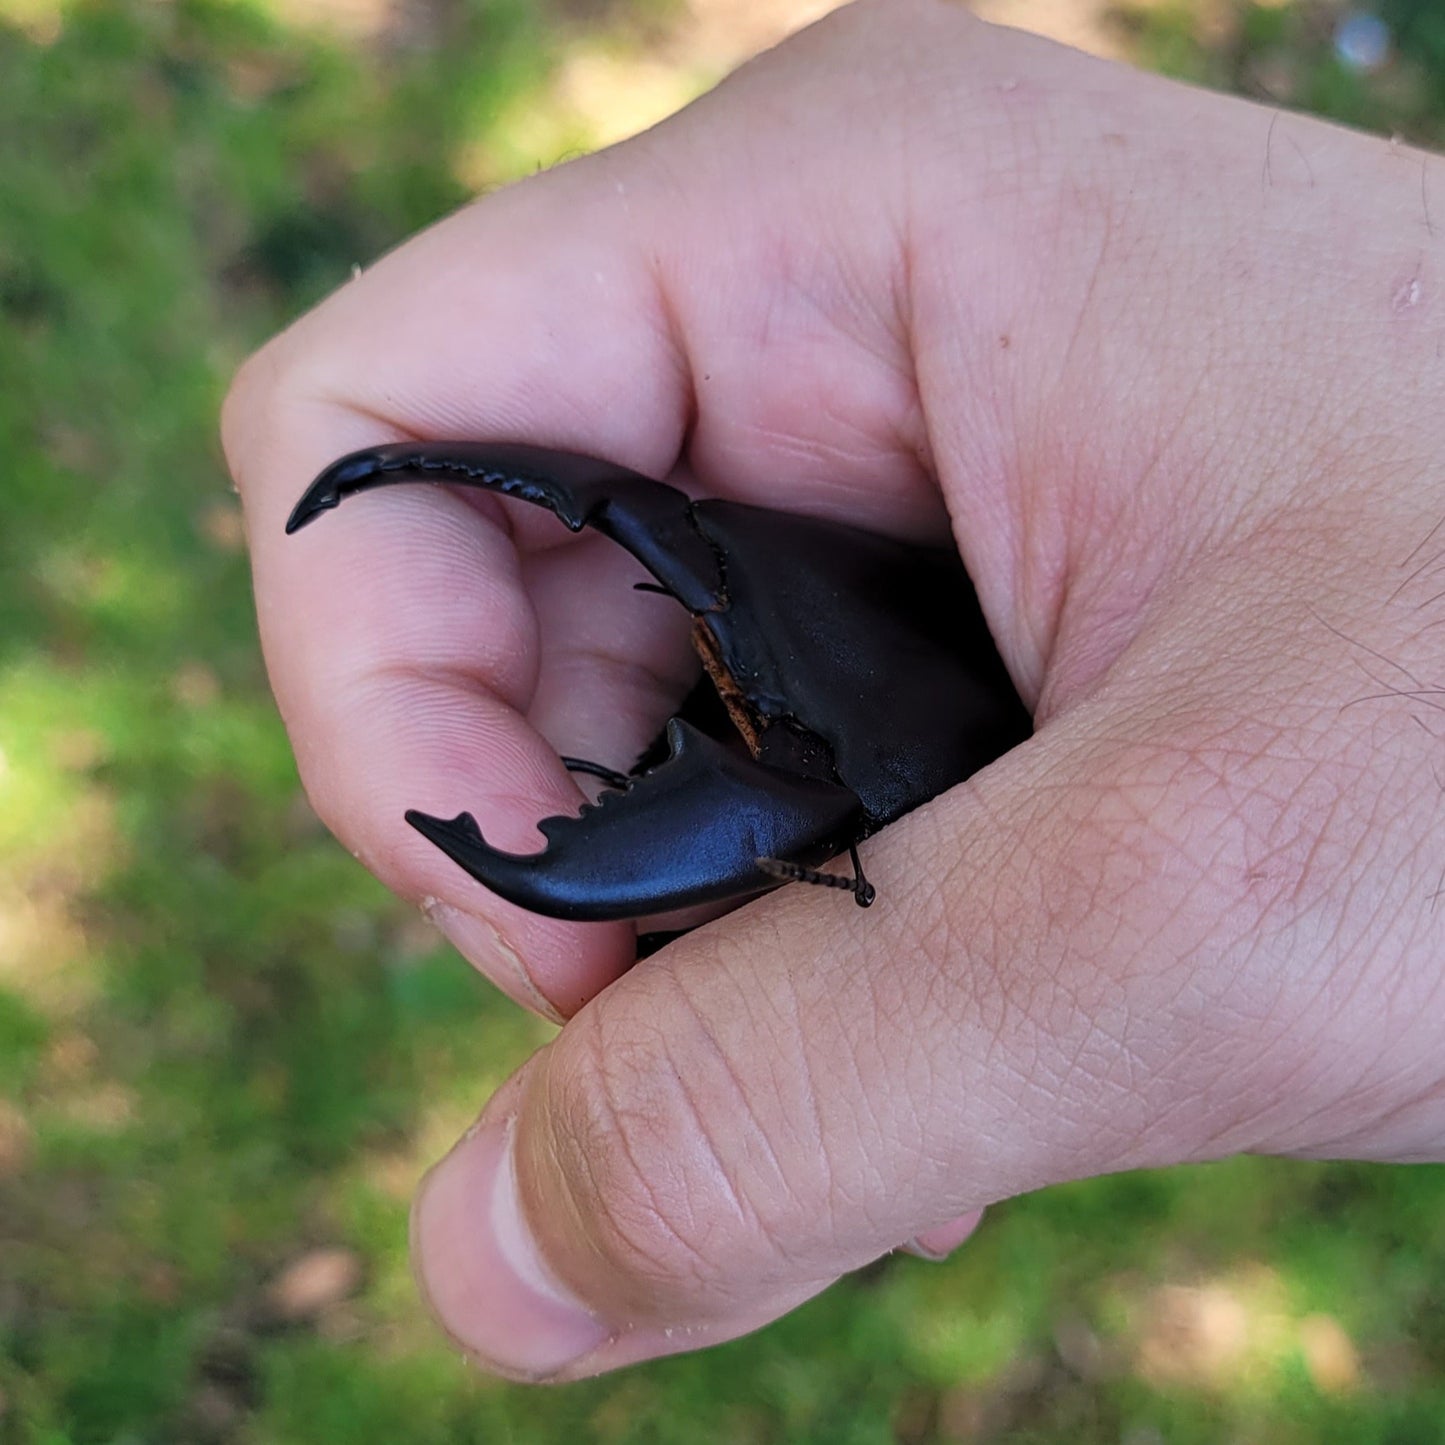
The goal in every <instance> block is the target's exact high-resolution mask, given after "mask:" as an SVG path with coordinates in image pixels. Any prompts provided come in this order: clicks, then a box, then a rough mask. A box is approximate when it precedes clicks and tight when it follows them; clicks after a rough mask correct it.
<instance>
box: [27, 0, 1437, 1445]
mask: <svg viewBox="0 0 1445 1445" xmlns="http://www.w3.org/2000/svg"><path fill="white" fill-rule="evenodd" d="M825 8H827V4H826V0H822V3H818V0H814V3H812V4H809V3H807V0H692V3H690V4H686V3H684V0H547V3H546V4H544V5H542V6H541V7H540V8H539V7H538V5H536V4H531V3H527V0H421V3H418V0H305V3H302V0H292V3H282V0H270V3H264V0H170V3H157V0H152V3H140V0H134V3H123V0H114V3H89V4H59V3H55V0H0V504H3V523H0V1445H92V1442H112V1445H122V1442H124V1445H149V1442H166V1441H198V1442H291V1441H295V1442H302V1441H305V1442H326V1445H362V1442H383V1441H384V1442H387V1445H395V1442H418V1445H427V1442H438V1445H441V1442H448V1445H452V1442H471V1441H475V1442H488V1445H492V1442H531V1441H540V1442H550V1441H562V1440H568V1439H574V1438H585V1439H588V1440H595V1441H599V1442H613V1441H615V1442H639V1445H641V1442H658V1445H663V1442H691V1441H712V1440H720V1441H727V1442H738V1445H748V1442H813V1441H816V1442H829V1445H833V1442H837V1445H875V1442H893V1441H897V1442H903V1445H925V1442H953V1441H973V1440H995V1439H1008V1440H1011V1441H1021V1442H1033V1441H1038V1442H1045V1441H1048V1442H1054V1441H1070V1442H1075V1445H1092V1442H1101V1445H1102V1442H1125V1445H1154V1442H1165V1441H1167V1442H1171V1445H1172V1442H1195V1441H1198V1442H1238V1445H1246V1442H1285V1445H1288V1442H1306V1441H1310V1442H1313V1441H1335V1440H1341V1441H1343V1440H1348V1441H1380V1442H1400V1445H1415V1442H1422V1441H1434V1440H1445V1171H1442V1170H1440V1169H1433V1168H1418V1169H1408V1170H1406V1169H1384V1168H1362V1167H1353V1166H1308V1165H1290V1164H1285V1163H1277V1162H1270V1161H1260V1160H1241V1161H1236V1162H1232V1163H1229V1164H1225V1165H1219V1166H1215V1167H1210V1168H1205V1169H1191V1170H1179V1171H1173V1172H1170V1173H1164V1174H1141V1175H1134V1176H1129V1177H1123V1178H1117V1179H1111V1180H1105V1181H1101V1182H1097V1183H1091V1184H1088V1185H1083V1186H1076V1187H1072V1188H1067V1189H1060V1190H1055V1191H1052V1192H1050V1193H1048V1194H1045V1195H1043V1196H1040V1197H1036V1198H1032V1199H1027V1200H1022V1201H1019V1202H1017V1203H1014V1204H1012V1205H1009V1206H1006V1207H1004V1208H1001V1209H999V1210H997V1211H996V1212H995V1213H994V1215H993V1216H992V1217H991V1219H990V1221H989V1223H988V1224H987V1226H986V1227H985V1228H984V1230H983V1231H982V1233H981V1234H980V1235H979V1237H978V1238H977V1239H976V1240H975V1241H974V1242H972V1243H971V1244H970V1245H969V1246H968V1247H967V1248H966V1249H965V1250H964V1251H963V1252H962V1253H961V1255H960V1256H959V1257H958V1258H957V1259H956V1260H954V1261H951V1262H950V1263H948V1264H946V1265H942V1266H937V1265H927V1264H924V1263H922V1262H919V1261H916V1260H913V1259H910V1258H904V1257H900V1258H896V1259H893V1260H890V1261H887V1262H885V1263H884V1264H882V1265H880V1266H879V1267H876V1268H875V1269H873V1270H871V1271H869V1272H867V1273H865V1274H864V1275H862V1276H859V1277H857V1278H854V1279H852V1280H849V1281H846V1282H844V1283H843V1284H841V1285H840V1286H838V1287H837V1288H835V1289H833V1290H832V1291H830V1292H829V1293H828V1294H827V1295H826V1296H825V1297H823V1298H822V1299H820V1300H818V1301H817V1302H815V1303H814V1304H812V1305H810V1306H808V1307H807V1308H805V1309H803V1310H801V1311H799V1312H798V1313H797V1314H796V1315H795V1316H793V1317H792V1318H790V1319H788V1320H786V1321H784V1322H782V1323H780V1324H779V1325H777V1326H775V1327H774V1328H772V1329H770V1330H767V1331H765V1332H764V1333H762V1334H761V1335H759V1336H756V1337H754V1338H752V1339H749V1340H744V1341H741V1342H739V1343H737V1344H735V1345H732V1346H730V1347H727V1348H725V1349H721V1350H717V1351H714V1352H712V1353H710V1354H707V1355H704V1356H701V1357H697V1358H688V1359H679V1360H672V1361H666V1362H663V1363H661V1364H658V1365H655V1366H650V1367H645V1368H641V1369H636V1370H633V1371H631V1372H628V1373H626V1374H624V1375H622V1376H621V1377H619V1378H615V1379H609V1380H604V1381H601V1382H597V1383H593V1384H587V1385H580V1386H574V1387H570V1388H567V1389H564V1390H560V1391H553V1392H537V1391H526V1390H519V1389H515V1388H512V1387H509V1386H505V1385H499V1384H494V1383H491V1382H488V1381H485V1380H481V1379H479V1378H477V1377H475V1376H474V1375H472V1374H471V1373H469V1372H468V1371H467V1370H466V1369H465V1368H464V1367H463V1366H462V1365H461V1364H460V1363H459V1362H458V1361H457V1360H456V1359H455V1357H454V1354H453V1353H452V1352H451V1351H449V1350H448V1349H447V1347H446V1346H445V1345H444V1343H443V1342H442V1341H441V1340H440V1339H439V1338H438V1337H437V1336H436V1335H435V1334H434V1333H433V1331H432V1329H431V1327H430V1326H429V1325H428V1324H427V1323H426V1322H425V1321H424V1320H423V1318H422V1312H421V1308H420V1305H419V1304H418V1302H417V1300H416V1298H415V1297H414V1294H413V1291H412V1286H411V1282H410V1276H409V1271H408V1266H407V1260H406V1213H407V1202H408V1198H409V1195H410V1192H411V1190H412V1187H413V1185H414V1184H415V1182H416V1180H417V1178H418V1177H419V1175H420V1173H421V1171H422V1169H423V1168H424V1166H425V1164H426V1163H427V1162H428V1161H429V1160H430V1159H432V1158H434V1157H435V1156H436V1155H437V1154H439V1153H440V1152H441V1151H442V1150H443V1149H444V1148H445V1147H446V1146H447V1145H448V1144H449V1143H450V1142H451V1140H452V1139H453V1138H454V1136H455V1135H456V1134H457V1133H459V1132H460V1131H461V1129H463V1128H464V1127H465V1125H466V1124H467V1122H468V1121H469V1120H470V1118H471V1115H472V1113H473V1111H474V1109H475V1108H476V1106H477V1105H478V1104H479V1103H480V1101H481V1100H482V1099H483V1098H484V1097H485V1096H486V1094H487V1093H488V1092H489V1091H490V1090H491V1089H492V1088H493V1087H494V1086H495V1085H496V1084H497V1083H498V1082H499V1081H500V1080H501V1079H502V1078H503V1077H504V1076H505V1075H506V1074H507V1073H508V1072H509V1071H510V1070H511V1068H512V1067H513V1066H514V1065H515V1064H516V1063H517V1062H518V1061H520V1059H521V1058H522V1057H524V1056H525V1054H526V1053H527V1052H528V1051H530V1050H531V1049H532V1048H534V1047H535V1046H536V1045H537V1044H538V1043H539V1042H540V1041H542V1039H544V1038H545V1037H546V1034H547V1032H548V1031H547V1029H546V1028H545V1026H543V1025H540V1024H536V1023H533V1022H530V1021H528V1020H526V1019H524V1018H522V1017H521V1016H520V1015H519V1013H518V1012H517V1011H516V1010H515V1009H514V1008H512V1007H511V1006H510V1005H508V1004H506V1003H505V1002H504V1001H502V1000H501V999H500V998H499V997H498V996H496V995H494V994H493V993H491V992H490V990H489V989H488V987H487V986H486V985H485V984H483V983H482V982H480V981H479V980H478V979H477V978H476V977H475V976H474V975H473V974H472V973H471V971H470V970H469V969H467V968H466V967H465V966H464V965H463V964H462V963H461V962H460V961H458V960H457V959H456V958H455V956H454V955H452V954H451V953H450V952H449V950H448V949H446V948H445V947H444V946H443V945H441V943H440V942H439V941H438V939H437V938H436V936H435V935H434V934H432V932H431V931H430V930H429V928H427V927H426V926H425V925H424V924H423V923H422V922H421V920H420V919H419V918H418V917H417V916H416V915H414V914H413V913H412V912H410V911H409V910H407V909H405V908H403V907H401V906H400V905H398V904H397V903H395V902H394V901H392V900H391V899H389V898H388V897H387V896H385V895H384V894H383V892H382V891H381V889H380V888H379V887H377V886H376V885H374V884H373V883H372V882H370V881H369V879H368V878H367V877H366V876H365V875H364V874H363V873H362V871H361V870H360V868H359V867H357V865H355V864H354V863H353V862H352V860H351V859H350V858H349V857H348V856H346V854H344V853H343V852H342V851H341V850H340V849H339V848H338V847H336V846H335V845H334V844H333V843H332V842H331V841H330V840H329V839H328V838H327V837H326V835H325V834H324V831H323V830H322V829H321V828H320V826H319V825H318V823H317V822H316V820H315V818H314V817H313V815H312V814H311V812H310V811H309V809H308V808H307V806H306V804H305V802H304V800H303V799H302V797H301V796H300V794H299V792H298V789H297V784H296V779H295V774H294V772H293V768H292V764H291V761H290V757H289V754H288V751H287V748H286V744H285V741H284V738H283V736H282V732H281V728H280V726H279V723H278V722H277V720H276V718H275V716H274V714H273V711H272V707H271V704H270V702H269V699H268V695H267V692H266V687H265V682H264V678H263V674H262V670H261V665H260V662H259V659H258V655H257V650H256V646H255V642H254V636H253V629H252V619H251V609H250V598H249V592H248V583H247V573H246V565H245V560H244V556H243V551H242V536H241V528H240V522H239V517H238V512H237V508H236V505H235V502H234V499H233V498H232V497H231V495H230V493H229V491H228V490H227V487H226V484H225V481H224V477H223V469H222V466H221V462H220V458H219V455H218V451H217V446H216V441H215V431H216V409H217V406H218V403H219V399H220V396H221V394H222V391H223V388H224V386H225V383H226V379H227V377H228V376H229V374H230V373H231V371H232V370H233V369H234V367H235V366H236V364H237V363H238V362H239V361H240V359H241V358H242V357H243V355H244V354H245V353H246V352H247V351H248V350H249V349H250V348H251V347H253V346H254V345H255V344H257V343H258V342H260V341H261V340H262V339H263V338H264V337H265V336H266V335H268V334H269V333H270V332H272V331H273V330H274V329H276V328H277V327H278V326H280V325H282V324H283V323H284V322H285V321H286V320H287V319H288V318H290V317H292V316H294V315H295V314H296V313H297V312H298V311H299V310H301V309H302V308H303V307H305V306H306V305H308V304H309V303H310V302H312V301H314V300H315V299H317V298H318V297H319V296H321V295H322V294H324V293H325V292H326V291H327V290H329V289H330V288H331V287H333V286H335V285H337V284H338V283H339V282H341V281H343V280H344V279H345V278H346V276H347V275H348V273H349V271H350V269H351V267H352V266H353V265H354V264H356V263H360V262H365V261H367V260H368V259H370V258H371V257H373V256H375V255H376V254H377V253H378V252H379V251H380V250H382V249H383V248H385V247H387V246H389V245H391V244H393V243H395V242H396V241H398V240H399V239H401V238H402V237H404V236H405V235H406V234H407V233H408V232H410V231H411V230H413V229H415V228H416V227H418V226H420V225H423V224H425V223H426V222H427V221H429V220H431V219H433V218H434V217H436V216H437V215H439V214H441V213H443V212H445V211H446V210H447V209H449V208H450V207H452V206H455V205H457V204H459V203H460V202H462V201H463V200H464V199H465V198H466V197H467V196H468V195H470V194H473V193H474V192H475V191H476V190H478V189H479V188H483V187H487V186H491V185H495V184H499V183H501V182H504V181H506V180H507V179H509V178H512V177H514V176H516V175H519V174H522V173H525V172H527V171H529V170H531V169H533V168H535V167H536V166H538V165H546V164H549V163H552V162H553V161H555V160H556V159H558V158H559V157H562V156H564V155H566V154H569V153H572V152H575V151H576V150H579V149H583V148H587V147H591V146H594V145H596V144H599V143H602V142H604V141H606V140H609V139H612V138H615V137H616V136H618V135H621V134H625V133H626V132H628V131H629V130H632V129H636V128H637V127H639V126H640V125H643V124H646V123H647V122H649V121H650V120H652V119H654V118H656V117H657V116H658V115H660V114H663V113H665V112H666V111H667V110H669V109H671V108H673V107H674V106H675V105H677V104H679V103H681V102H682V101H684V100H685V99H686V98H687V97H688V96H689V95H691V94H693V93H695V92H696V91H697V90H698V89H699V88H700V87H702V86H704V85H705V84H707V83H709V82H710V81H711V80H713V79H715V78H716V77H717V75H719V74H720V73H722V72H723V71H725V70H726V69H727V68H729V66H730V65H731V64H733V63H735V62H736V61H737V60H738V59H739V58H741V57H742V56H744V55H746V54H747V53H748V52H749V51H751V50H752V49H754V48H756V47H758V46H759V45H762V44H764V43H767V42H768V41H770V40H771V39H773V38H775V37H776V35H777V34H778V33H780V32H781V31H782V30H784V29H786V28H788V27H789V26H790V25H791V24H793V23H796V22H799V21H801V20H803V19H806V18H809V16H810V15H812V14H814V13H817V12H818V11H820V10H822V9H825ZM980 8H981V9H984V10H985V11H986V12H987V13H990V14H991V15H994V16H995V17H997V18H1003V19H1006V20H1014V21H1017V22H1019V23H1024V24H1030V23H1032V24H1038V25H1040V26H1042V27H1044V28H1046V29H1052V30H1054V31H1055V32H1056V33H1059V34H1061V35H1063V36H1065V38H1070V39H1074V40H1078V41H1081V42H1082V43H1084V44H1088V45H1092V46H1094V47H1095V48H1099V49H1103V50H1107V51H1111V52H1113V53H1116V54H1122V55H1128V56H1132V57H1134V58H1136V59H1138V60H1140V61H1142V62H1143V63H1146V64H1151V65H1155V66H1158V67H1160V68H1163V69H1166V70H1169V71H1171V72H1174V73H1176V74H1180V75H1184V76H1188V77H1190V78H1193V79H1196V80H1200V81H1203V82H1205V83H1208V84H1213V85H1218V86H1224V87H1231V88H1234V89H1238V90H1241V91H1243V92H1245V93H1247V94H1250V95H1253V96H1256V97H1259V98H1264V99H1269V100H1272V101H1275V102H1278V103H1281V104H1288V105H1299V106H1302V107H1309V108H1313V109H1318V110H1322V111H1325V112H1327V113H1330V114H1333V115H1336V116H1338V117H1341V118H1343V119H1346V120H1349V121H1352V122H1354V123H1358V124H1362V125H1368V126H1372V127H1375V128H1378V129H1381V130H1385V131H1398V132H1401V133H1404V134H1406V135H1408V136H1410V137H1412V138H1415V139H1419V140H1422V141H1425V142H1427V143H1428V142H1431V141H1433V142H1437V143H1439V142H1445V5H1442V4H1441V3H1440V0H1380V4H1379V9H1378V14H1377V15H1376V16H1374V17H1371V16H1361V15H1359V14H1353V13H1351V11H1350V8H1349V7H1348V6H1346V5H1344V4H1337V3H1328V0H1299V3H1289V0H1283V3H1281V0H1273V3H1269V4H1262V3H1253V4H1251V3H1245V0H1209V3H1205V0H1198V3H1174V4H1148V5H1136V6H1133V7H1131V8H1128V9H1125V10H1107V9H1106V8H1105V7H1104V6H1103V5H1101V4H1099V3H1093V0H980ZM1372 22H1378V23H1372Z"/></svg>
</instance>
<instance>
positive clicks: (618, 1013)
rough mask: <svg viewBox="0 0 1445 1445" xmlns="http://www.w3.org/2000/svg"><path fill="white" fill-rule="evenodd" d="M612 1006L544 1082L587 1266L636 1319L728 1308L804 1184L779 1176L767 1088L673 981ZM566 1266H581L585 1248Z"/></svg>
mask: <svg viewBox="0 0 1445 1445" xmlns="http://www.w3.org/2000/svg"><path fill="white" fill-rule="evenodd" d="M689 964H690V970H696V967H697V960H696V959H690V960H689ZM704 971H706V970H704ZM714 982H716V979H715V980H714ZM607 1002H608V1001H607V1000H606V999H605V998H604V999H602V1000H600V1001H599V1005H594V1007H593V1008H592V1009H590V1010H588V1012H587V1013H586V1014H584V1015H582V1016H581V1017H579V1018H578V1019H577V1020H574V1021H573V1023H572V1024H570V1025H569V1026H568V1029H567V1030H566V1031H564V1033H563V1034H562V1035H561V1036H559V1038H558V1040H557V1041H556V1042H555V1043H554V1044H553V1046H552V1049H551V1050H550V1051H549V1054H548V1062H547V1067H546V1070H545V1074H544V1082H543V1090H544V1094H543V1100H542V1109H541V1116H542V1119H543V1121H544V1124H543V1129H542V1131H539V1132H541V1133H542V1135H543V1138H544V1141H545V1142H544V1143H543V1144H542V1147H543V1148H545V1150H546V1152H547V1155H548V1156H549V1163H550V1165H551V1168H550V1170H549V1171H548V1173H547V1177H549V1179H551V1180H554V1181H555V1180H557V1179H558V1176H560V1183H561V1186H562V1193H563V1195H564V1197H565V1199H566V1200H567V1204H566V1206H565V1207H564V1209H563V1210H562V1214H563V1215H564V1216H565V1217H566V1218H567V1219H568V1220H569V1221H570V1227H571V1228H573V1229H574V1231H575V1233H576V1235H580V1245H581V1250H580V1254H581V1262H580V1264H579V1266H578V1267H579V1268H581V1269H583V1270H585V1271H586V1272H587V1273H588V1274H590V1275H592V1276H594V1277H595V1280H596V1281H600V1284H599V1285H598V1290H599V1292H600V1293H604V1294H605V1295H606V1297H608V1298H609V1299H612V1300H614V1301H618V1302H619V1303H621V1304H623V1305H624V1306H625V1307H627V1308H628V1309H630V1310H631V1311H632V1312H634V1313H635V1314H638V1315H646V1314H648V1313H650V1312H656V1313H658V1314H665V1313H666V1311H667V1309H668V1308H669V1307H670V1306H672V1307H675V1306H677V1305H679V1304H683V1303H685V1304H686V1307H687V1310H688V1312H689V1314H690V1315H692V1316H694V1317H696V1316H697V1314H698V1312H699V1311H703V1312H706V1311H707V1310H708V1309H709V1308H710V1307H711V1308H716V1309H722V1308H726V1306H727V1304H728V1303H729V1302H730V1301H732V1300H734V1299H736V1298H737V1294H738V1290H739V1288H740V1285H741V1282H742V1281H746V1280H748V1279H749V1278H756V1274H757V1271H758V1268H759V1266H760V1261H759V1255H760V1253H761V1254H762V1255H763V1256H764V1258H765V1259H766V1258H767V1257H768V1256H771V1255H773V1254H775V1252H776V1250H777V1243H776V1240H777V1238H778V1235H779V1233H780V1226H781V1215H782V1214H783V1212H784V1211H786V1210H787V1209H788V1207H789V1201H790V1200H791V1199H792V1198H793V1191H794V1187H795V1185H796V1181H795V1180H787V1181H784V1180H781V1179H779V1178H777V1177H775V1176H772V1177H770V1175H771V1170H772V1164H775V1162H776V1161H775V1158H774V1156H773V1153H772V1150H771V1148H770V1147H769V1145H768V1144H767V1128H768V1125H767V1111H768V1107H769V1105H768V1101H767V1098H766V1093H765V1091H766V1088H767V1085H761V1086H760V1085H759V1083H758V1082H757V1081H756V1080H752V1079H749V1078H748V1077H747V1074H746V1071H745V1070H744V1068H743V1067H742V1066H741V1065H740V1064H739V1063H738V1062H737V1059H738V1043H737V1041H736V1040H734V1041H731V1042H729V1041H726V1040H724V1039H722V1038H721V1037H720V1036H719V1032H718V1030H717V1029H715V1028H713V1027H710V1026H709V1023H708V1020H707V1013H708V1009H707V1008H706V1004H707V1002H708V1001H707V1000H699V999H698V998H697V997H696V996H695V995H694V994H693V992H692V989H691V988H690V986H688V985H684V984H682V983H680V982H679V980H678V976H677V975H676V974H675V973H673V972H672V971H671V970H669V969H664V968H659V969H657V970H656V971H655V973H654V974H653V975H652V976H651V977H650V978H649V980H648V981H647V983H646V984H645V985H644V987H643V988H642V989H641V990H636V989H629V990H628V997H627V999H626V1003H625V1006H620V1007H616V1008H609V1007H607ZM752 1022H753V1023H755V1022H756V1020H753V1021H752ZM765 1161H772V1164H770V1163H768V1162H765ZM547 1207H548V1210H549V1211H553V1205H552V1204H549V1205H548V1206H547ZM566 1253H567V1255H568V1257H570V1258H572V1259H574V1260H577V1259H578V1256H579V1240H578V1238H577V1237H575V1236H574V1238H573V1239H572V1241H571V1242H570V1245H569V1247H568V1248H567V1250H566Z"/></svg>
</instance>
